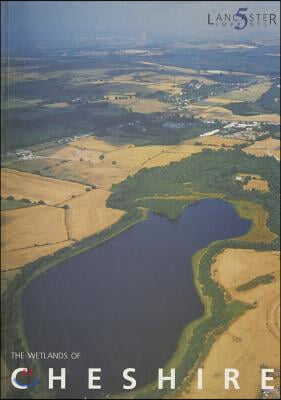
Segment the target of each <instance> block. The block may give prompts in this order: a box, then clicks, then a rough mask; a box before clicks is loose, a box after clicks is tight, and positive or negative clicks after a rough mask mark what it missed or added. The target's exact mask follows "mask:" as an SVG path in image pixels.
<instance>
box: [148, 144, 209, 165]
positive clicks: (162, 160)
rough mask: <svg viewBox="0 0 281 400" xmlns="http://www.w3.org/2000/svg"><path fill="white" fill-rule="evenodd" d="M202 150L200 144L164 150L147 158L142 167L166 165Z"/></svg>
mask: <svg viewBox="0 0 281 400" xmlns="http://www.w3.org/2000/svg"><path fill="white" fill-rule="evenodd" d="M202 150H203V147H200V146H186V148H185V150H184V149H182V150H180V151H177V150H176V149H175V151H174V152H173V151H172V150H171V151H165V152H164V153H161V154H160V155H158V156H156V157H154V158H152V159H151V160H148V161H147V162H146V163H145V164H144V167H146V168H152V167H162V166H164V165H168V164H170V163H171V162H174V161H180V160H182V159H183V158H187V157H190V156H191V155H192V154H195V153H200V152H201V151H202Z"/></svg>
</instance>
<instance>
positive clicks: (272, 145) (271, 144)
mask: <svg viewBox="0 0 281 400" xmlns="http://www.w3.org/2000/svg"><path fill="white" fill-rule="evenodd" d="M243 151H245V152H246V153H248V154H253V155H254V156H256V157H266V156H268V157H274V158H276V159H277V160H279V161H280V141H279V140H278V139H272V138H268V139H265V140H260V141H257V142H255V143H254V144H252V145H251V146H249V147H246V148H245V149H243Z"/></svg>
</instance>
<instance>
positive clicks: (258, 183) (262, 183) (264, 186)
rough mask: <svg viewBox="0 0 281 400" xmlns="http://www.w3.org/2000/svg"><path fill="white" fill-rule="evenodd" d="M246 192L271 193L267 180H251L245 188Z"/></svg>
mask: <svg viewBox="0 0 281 400" xmlns="http://www.w3.org/2000/svg"><path fill="white" fill-rule="evenodd" d="M243 189H245V190H253V189H255V190H259V191H261V192H269V186H268V182H267V181H266V180H265V179H251V180H250V181H249V182H248V183H247V184H246V185H244V186H243Z"/></svg>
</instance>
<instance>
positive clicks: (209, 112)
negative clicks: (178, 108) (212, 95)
mask: <svg viewBox="0 0 281 400" xmlns="http://www.w3.org/2000/svg"><path fill="white" fill-rule="evenodd" d="M187 110H188V111H191V112H192V113H193V114H194V115H195V116H196V117H197V118H201V119H210V120H215V119H218V120H227V121H233V122H234V121H243V122H246V121H248V122H253V121H257V122H269V123H279V122H280V115H279V114H259V115H251V116H246V115H238V114H233V113H232V111H231V110H228V109H226V108H224V107H212V106H197V105H191V106H188V107H187Z"/></svg>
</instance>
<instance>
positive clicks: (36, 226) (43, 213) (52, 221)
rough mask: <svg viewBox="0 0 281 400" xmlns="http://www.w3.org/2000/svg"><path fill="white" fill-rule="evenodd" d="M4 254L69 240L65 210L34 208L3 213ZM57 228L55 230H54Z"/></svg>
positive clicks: (45, 207) (44, 207) (47, 207)
mask: <svg viewBox="0 0 281 400" xmlns="http://www.w3.org/2000/svg"><path fill="white" fill-rule="evenodd" d="M2 223H3V228H4V235H3V238H2V249H3V251H4V252H10V251H13V250H18V249H24V248H28V247H31V246H42V245H46V244H54V243H58V242H62V241H65V240H67V238H68V237H67V231H66V227H65V210H64V209H62V208H57V207H49V206H43V205H42V206H34V207H28V208H22V209H17V210H7V211H3V212H2ZM54 228H55V229H54Z"/></svg>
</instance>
